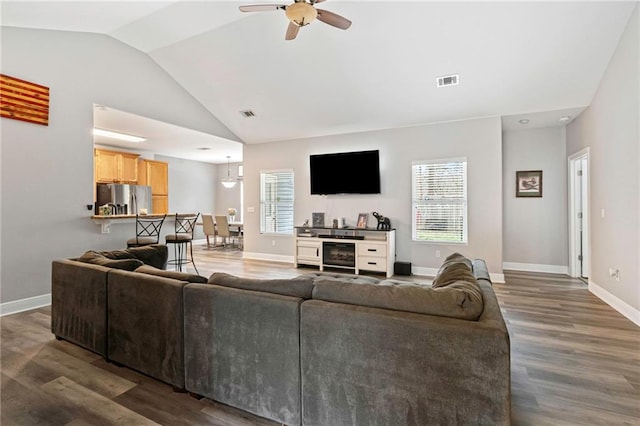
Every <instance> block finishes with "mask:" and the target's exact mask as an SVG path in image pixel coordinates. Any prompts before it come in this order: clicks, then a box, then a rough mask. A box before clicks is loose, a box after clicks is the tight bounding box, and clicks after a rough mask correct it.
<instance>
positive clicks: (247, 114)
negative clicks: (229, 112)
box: [240, 109, 256, 118]
mask: <svg viewBox="0 0 640 426" xmlns="http://www.w3.org/2000/svg"><path fill="white" fill-rule="evenodd" d="M240 114H242V116H243V117H244V118H251V117H255V116H256V113H255V112H253V111H251V110H250V109H246V110H244V111H240Z"/></svg>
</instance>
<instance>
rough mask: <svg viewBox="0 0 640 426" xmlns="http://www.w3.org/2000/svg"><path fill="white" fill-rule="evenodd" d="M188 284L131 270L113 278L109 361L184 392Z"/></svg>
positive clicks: (110, 281)
mask: <svg viewBox="0 0 640 426" xmlns="http://www.w3.org/2000/svg"><path fill="white" fill-rule="evenodd" d="M186 284H187V282H185V281H178V280H174V279H171V278H165V277H157V276H154V275H148V274H141V273H136V272H129V271H120V270H113V271H111V272H110V273H109V276H108V357H109V359H110V360H113V361H116V362H118V363H121V364H123V365H125V366H127V367H130V368H132V369H134V370H138V371H140V372H142V373H145V374H148V375H150V376H152V377H154V378H156V379H158V380H161V381H163V382H166V383H169V384H172V385H174V386H176V387H178V388H184V341H183V335H184V332H183V326H184V314H183V287H184V286H185V285H186Z"/></svg>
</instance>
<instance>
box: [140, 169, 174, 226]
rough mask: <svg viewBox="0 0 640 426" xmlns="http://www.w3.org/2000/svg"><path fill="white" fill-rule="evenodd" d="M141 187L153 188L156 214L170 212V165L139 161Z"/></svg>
mask: <svg viewBox="0 0 640 426" xmlns="http://www.w3.org/2000/svg"><path fill="white" fill-rule="evenodd" d="M138 169H139V171H140V173H139V177H138V184H139V185H149V186H150V187H151V199H152V204H153V213H154V214H163V213H167V212H168V211H169V164H168V163H166V162H164V161H155V160H146V159H143V158H141V159H139V160H138Z"/></svg>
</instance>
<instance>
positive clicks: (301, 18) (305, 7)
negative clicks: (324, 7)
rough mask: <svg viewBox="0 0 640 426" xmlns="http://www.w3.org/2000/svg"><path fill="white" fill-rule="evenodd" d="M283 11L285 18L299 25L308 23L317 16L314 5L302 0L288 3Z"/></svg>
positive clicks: (302, 25)
mask: <svg viewBox="0 0 640 426" xmlns="http://www.w3.org/2000/svg"><path fill="white" fill-rule="evenodd" d="M285 13H286V15H287V18H288V19H289V20H290V21H291V22H293V23H294V24H296V25H297V26H299V27H304V26H305V25H309V24H310V23H311V22H312V21H313V20H314V19H316V17H317V16H318V11H317V10H316V9H315V7H313V6H311V5H310V4H309V3H307V2H304V1H301V2H296V3H293V4H290V5H289V6H287V10H286V11H285Z"/></svg>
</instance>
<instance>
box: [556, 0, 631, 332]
mask: <svg viewBox="0 0 640 426" xmlns="http://www.w3.org/2000/svg"><path fill="white" fill-rule="evenodd" d="M639 8H640V6H636V9H635V11H634V13H633V15H632V17H631V19H630V21H629V24H628V25H627V28H626V30H625V32H624V34H623V36H622V38H621V40H620V43H619V45H618V48H617V50H616V52H615V54H614V56H613V58H612V59H611V63H610V64H609V67H608V69H607V71H606V73H605V75H604V77H603V79H602V82H601V83H600V86H599V88H598V91H597V92H596V95H595V96H594V98H593V101H592V103H591V105H590V106H589V108H587V110H586V111H585V112H584V113H582V115H580V117H578V118H577V119H576V120H575V121H574V122H573V123H571V124H570V125H569V126H568V128H567V153H568V154H569V155H570V154H573V153H575V152H577V151H580V150H581V149H583V148H585V147H590V160H591V175H590V201H591V205H590V215H591V229H590V231H591V274H590V281H591V284H595V285H597V286H598V287H600V288H602V289H604V290H605V291H606V292H607V293H608V294H609V295H612V296H614V297H615V298H617V299H618V300H620V301H622V302H624V303H626V304H628V305H629V306H631V307H632V308H633V309H635V310H636V311H635V314H636V318H637V320H638V321H639V322H640V313H638V310H640V213H639V212H640V175H639V172H638V170H639V169H640V152H639V150H640V129H639V128H638V126H639V122H640V100H639V94H640V55H639V52H640V32H639V26H640V25H639V21H640V17H639ZM602 210H604V212H605V216H604V218H603V217H601V211H602ZM611 267H615V268H619V269H620V281H616V280H615V279H614V278H612V277H610V276H609V273H608V271H609V268H611ZM610 302H611V301H610ZM613 302H614V303H615V299H614V300H613Z"/></svg>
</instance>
